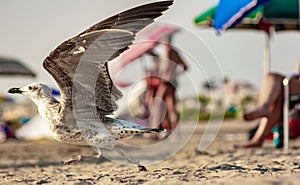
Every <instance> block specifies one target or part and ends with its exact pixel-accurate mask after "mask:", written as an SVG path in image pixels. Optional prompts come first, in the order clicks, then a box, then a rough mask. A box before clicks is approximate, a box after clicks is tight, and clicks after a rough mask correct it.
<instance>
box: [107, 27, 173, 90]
mask: <svg viewBox="0 0 300 185" xmlns="http://www.w3.org/2000/svg"><path fill="white" fill-rule="evenodd" d="M178 31H179V28H178V27H175V26H171V25H165V24H154V25H152V26H149V27H148V28H146V29H144V30H142V31H141V32H140V33H139V34H138V35H137V38H136V40H135V43H134V44H133V45H131V46H130V47H129V49H128V50H126V51H125V52H123V53H122V54H121V55H120V57H119V58H117V59H116V60H114V61H111V62H110V63H109V70H110V74H111V76H112V77H114V76H115V75H116V74H117V73H118V72H120V71H121V70H122V69H123V68H124V67H125V66H126V65H128V64H129V63H131V62H133V61H135V60H136V59H138V58H140V57H141V56H143V55H144V54H145V53H147V52H149V51H151V50H152V49H153V48H154V47H155V46H156V45H157V44H159V40H161V39H163V38H166V37H168V36H171V35H173V34H175V33H177V32H178ZM116 84H122V86H123V85H124V83H123V82H120V83H118V82H116Z"/></svg>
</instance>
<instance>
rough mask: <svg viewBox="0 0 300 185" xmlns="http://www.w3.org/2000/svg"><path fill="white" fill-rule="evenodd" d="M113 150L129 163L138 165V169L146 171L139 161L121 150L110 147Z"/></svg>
mask: <svg viewBox="0 0 300 185" xmlns="http://www.w3.org/2000/svg"><path fill="white" fill-rule="evenodd" d="M112 149H113V150H114V151H116V152H117V153H118V154H119V155H121V156H122V157H124V158H125V159H126V160H127V161H128V162H129V163H131V164H134V165H136V166H137V167H138V170H139V171H147V169H146V167H145V166H143V165H141V164H140V162H139V161H137V162H136V161H133V160H132V159H131V158H129V157H128V156H127V155H126V154H125V153H124V152H123V151H122V150H120V149H118V148H115V147H113V148H112Z"/></svg>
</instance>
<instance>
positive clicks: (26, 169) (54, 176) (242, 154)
mask: <svg viewBox="0 0 300 185" xmlns="http://www.w3.org/2000/svg"><path fill="white" fill-rule="evenodd" d="M188 125H189V123H186V124H185V128H186V129H188V128H189V126H188ZM253 125H254V123H250V124H246V123H241V122H239V121H225V122H223V126H222V129H221V132H220V133H219V134H218V136H217V138H216V139H215V141H214V142H213V143H212V145H210V147H209V148H208V149H207V150H206V151H204V152H199V151H198V150H197V147H198V146H199V141H200V139H201V137H202V134H203V130H204V128H205V126H206V125H205V123H201V124H198V126H197V129H196V130H195V132H194V135H193V136H192V137H191V139H190V140H189V142H188V143H187V144H186V145H185V146H184V147H183V148H182V149H181V150H180V151H179V152H178V153H176V154H174V155H173V156H172V157H170V158H169V159H167V160H164V161H162V162H159V163H157V164H153V165H147V169H148V171H146V172H139V171H138V170H137V168H136V167H134V166H130V165H123V164H119V163H115V162H112V161H110V160H107V159H100V160H91V161H83V162H79V163H76V164H73V165H64V164H62V163H61V162H60V161H62V160H63V159H66V158H68V157H70V156H74V155H77V154H92V153H93V150H92V149H91V148H90V147H80V146H72V145H67V144H63V143H59V142H55V141H39V142H33V141H30V142H29V141H27V142H25V141H15V140H10V141H8V142H6V143H3V144H1V145H0V184H1V185H2V184H76V185H81V184H103V185H106V184H145V185H151V184H164V185H165V184H169V185H176V184H178V185H181V184H220V185H221V184H256V185H259V184H264V185H265V184H270V185H271V184H272V185H273V184H274V185H275V184H288V185H291V184H299V181H300V139H298V140H295V141H292V142H291V149H289V150H288V151H285V150H283V149H275V148H273V146H272V142H271V141H266V142H265V143H264V145H263V147H262V148H253V149H238V150H235V149H234V148H233V145H234V144H238V143H241V142H245V141H246V139H247V130H248V129H249V128H250V127H252V126H253ZM181 134H185V129H183V130H182V133H181ZM133 140H134V142H140V143H141V142H149V141H146V139H144V138H140V137H135V138H133ZM138 155H139V154H138ZM140 155H143V154H140ZM141 163H143V161H141Z"/></svg>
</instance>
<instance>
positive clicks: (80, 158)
mask: <svg viewBox="0 0 300 185" xmlns="http://www.w3.org/2000/svg"><path fill="white" fill-rule="evenodd" d="M97 150H98V154H97V155H77V156H75V157H72V158H70V159H67V160H65V161H63V162H62V163H64V164H73V163H75V162H79V161H83V160H87V159H92V158H97V159H99V158H100V157H101V154H102V153H101V150H100V149H99V148H97Z"/></svg>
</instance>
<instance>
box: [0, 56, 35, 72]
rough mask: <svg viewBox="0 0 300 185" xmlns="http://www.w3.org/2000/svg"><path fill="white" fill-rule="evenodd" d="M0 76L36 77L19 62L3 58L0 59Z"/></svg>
mask: <svg viewBox="0 0 300 185" xmlns="http://www.w3.org/2000/svg"><path fill="white" fill-rule="evenodd" d="M0 75H9V76H10V75H24V76H31V77H35V76H36V74H35V73H34V72H33V71H31V70H30V69H29V68H27V67H26V66H25V65H24V64H22V62H21V61H19V60H17V59H13V58H5V57H0Z"/></svg>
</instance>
